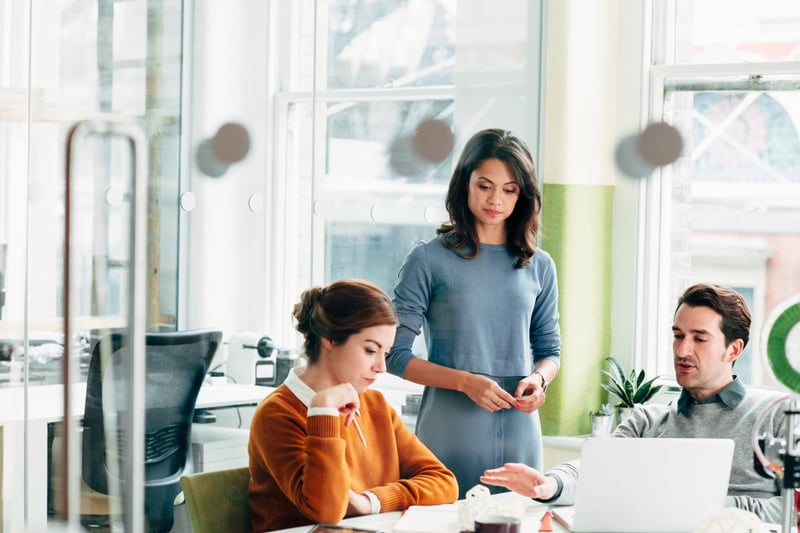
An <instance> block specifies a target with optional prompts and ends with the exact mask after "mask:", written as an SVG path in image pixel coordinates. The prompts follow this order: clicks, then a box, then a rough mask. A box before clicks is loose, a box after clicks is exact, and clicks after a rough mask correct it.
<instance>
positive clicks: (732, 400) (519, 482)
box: [481, 284, 788, 523]
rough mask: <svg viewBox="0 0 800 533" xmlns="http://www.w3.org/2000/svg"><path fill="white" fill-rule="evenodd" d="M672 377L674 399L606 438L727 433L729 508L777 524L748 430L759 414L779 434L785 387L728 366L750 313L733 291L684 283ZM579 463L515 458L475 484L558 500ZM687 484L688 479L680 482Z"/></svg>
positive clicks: (645, 409) (568, 500) (570, 488)
mask: <svg viewBox="0 0 800 533" xmlns="http://www.w3.org/2000/svg"><path fill="white" fill-rule="evenodd" d="M672 333H673V342H672V350H673V354H674V366H675V379H676V380H677V382H678V384H679V385H680V386H681V387H682V391H681V395H680V397H679V398H678V400H677V401H672V402H670V403H669V404H666V405H664V404H648V405H637V406H636V408H635V409H634V411H633V414H632V415H631V416H630V417H629V418H627V419H626V420H625V421H623V422H622V423H620V424H619V426H618V427H617V429H616V430H615V431H614V433H613V434H612V437H619V438H625V437H632V438H635V437H644V438H653V437H673V438H686V437H690V438H730V439H733V440H734V442H735V450H734V456H733V466H732V467H731V476H730V481H729V485H728V501H727V505H728V506H729V507H738V508H740V509H744V510H747V511H752V512H753V513H755V514H756V515H757V516H758V517H759V518H760V519H761V520H763V521H765V522H776V523H777V522H781V520H782V504H783V498H782V497H781V496H780V494H778V493H777V492H776V485H775V481H774V480H772V479H768V478H766V477H763V476H761V475H759V473H758V472H757V471H756V469H755V467H754V461H753V447H752V434H753V426H754V424H755V422H756V419H757V418H758V416H759V415H760V414H761V413H762V412H763V411H764V410H765V409H766V408H767V407H768V406H770V404H775V405H778V406H777V407H774V408H772V409H771V410H770V412H769V414H768V416H766V417H765V419H764V421H763V423H762V425H761V428H760V432H766V434H767V435H771V436H774V437H779V436H781V435H782V432H783V423H784V416H785V415H784V410H785V409H786V408H787V406H788V404H786V405H783V403H784V402H780V399H781V398H782V397H786V394H785V393H781V392H779V391H774V390H768V389H759V388H754V387H745V386H744V385H743V384H742V383H741V382H740V381H739V380H738V379H737V378H736V376H735V375H734V374H733V365H734V363H735V362H736V360H737V359H738V358H739V356H740V355H741V354H742V350H744V347H745V346H746V345H747V341H748V340H749V338H750V312H749V311H748V309H747V305H746V304H745V302H744V300H743V299H742V297H741V296H740V295H739V294H738V293H736V292H735V291H733V290H731V289H728V288H724V287H719V286H716V285H709V284H697V285H693V286H692V287H689V288H688V289H686V291H685V292H684V293H683V295H682V296H681V297H680V298H679V299H678V306H677V308H676V310H675V318H674V321H673V325H672ZM578 473H579V461H570V462H566V463H562V464H560V465H558V466H556V467H555V468H553V469H551V470H549V471H548V472H546V473H544V474H542V473H540V472H539V471H537V470H535V469H533V468H531V467H529V466H527V465H523V464H520V463H507V464H505V465H503V466H502V467H500V468H494V469H490V470H487V471H486V472H485V473H484V476H482V477H481V482H482V483H485V484H487V485H497V486H501V487H505V488H507V489H509V490H513V491H514V492H518V493H520V494H522V495H525V496H529V497H531V498H535V499H537V500H540V501H543V502H547V503H553V504H558V505H571V504H572V503H574V499H575V485H576V482H577V479H578ZM687 482H690V481H689V480H687Z"/></svg>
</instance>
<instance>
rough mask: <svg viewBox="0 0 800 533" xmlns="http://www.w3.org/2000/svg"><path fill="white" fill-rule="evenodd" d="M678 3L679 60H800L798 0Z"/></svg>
mask: <svg viewBox="0 0 800 533" xmlns="http://www.w3.org/2000/svg"><path fill="white" fill-rule="evenodd" d="M666 4H667V3H666V2H665V3H663V4H662V5H666ZM676 5H677V12H676V17H675V18H676V20H675V23H676V40H675V43H676V49H675V62H676V63H706V64H711V63H744V62H748V63H750V62H765V61H770V62H772V61H776V62H777V61H798V60H800V46H798V45H799V44H800V3H798V2H796V1H795V0H763V1H759V2H752V1H749V0H733V1H731V0H677V2H676Z"/></svg>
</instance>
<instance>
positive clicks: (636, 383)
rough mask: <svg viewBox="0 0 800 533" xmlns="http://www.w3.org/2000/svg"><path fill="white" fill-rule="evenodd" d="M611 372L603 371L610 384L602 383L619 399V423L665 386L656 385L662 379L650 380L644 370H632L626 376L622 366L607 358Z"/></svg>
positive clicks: (611, 358)
mask: <svg viewBox="0 0 800 533" xmlns="http://www.w3.org/2000/svg"><path fill="white" fill-rule="evenodd" d="M606 361H608V364H609V367H610V368H611V371H610V372H609V371H608V370H603V374H605V375H606V376H608V379H609V382H608V383H602V384H601V385H602V387H603V388H604V389H605V390H607V391H608V392H610V393H611V394H613V395H615V396H616V397H617V398H619V403H618V404H617V408H618V410H619V414H620V417H619V421H620V422H622V421H623V420H624V419H625V417H626V416H627V415H628V414H629V413H630V410H631V409H633V406H634V405H636V404H637V403H647V402H648V401H650V400H651V399H652V398H653V396H655V395H656V393H658V391H660V390H661V388H662V387H663V385H656V384H655V381H656V380H657V379H658V378H659V377H661V376H656V377H654V378H650V379H648V378H647V376H646V375H645V372H644V369H642V370H639V371H638V372H637V371H636V369H632V370H631V371H630V373H629V374H627V375H626V374H625V371H624V370H623V368H622V365H621V364H620V363H619V361H617V360H616V359H614V358H613V357H611V356H609V357H606Z"/></svg>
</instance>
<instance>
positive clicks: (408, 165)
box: [389, 136, 429, 180]
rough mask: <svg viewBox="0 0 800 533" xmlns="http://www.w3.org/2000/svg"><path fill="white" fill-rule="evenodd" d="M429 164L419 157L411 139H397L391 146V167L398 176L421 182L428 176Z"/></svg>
mask: <svg viewBox="0 0 800 533" xmlns="http://www.w3.org/2000/svg"><path fill="white" fill-rule="evenodd" d="M428 164H429V163H428V162H426V161H424V160H422V159H421V158H420V157H419V156H418V155H417V153H416V151H415V150H414V147H413V143H412V140H411V138H410V137H406V136H400V137H397V138H396V139H395V140H394V141H392V144H391V145H390V146H389V167H390V168H391V169H392V171H393V172H394V174H396V175H398V176H405V177H413V178H418V179H420V180H421V179H422V178H424V177H425V174H427V171H428Z"/></svg>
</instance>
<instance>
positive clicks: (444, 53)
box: [323, 0, 456, 89]
mask: <svg viewBox="0 0 800 533" xmlns="http://www.w3.org/2000/svg"><path fill="white" fill-rule="evenodd" d="M326 5H327V6H328V10H327V13H326V14H323V16H326V15H327V20H328V41H329V42H328V46H327V53H328V68H327V72H328V77H327V86H328V88H331V89H335V88H348V89H352V88H368V87H388V86H393V87H398V86H407V87H419V86H433V85H452V84H453V83H454V70H453V65H454V63H455V61H454V59H455V51H456V46H455V32H454V31H452V28H453V27H454V26H455V16H456V2H455V0H428V1H425V2H415V1H410V0H382V1H378V2H365V1H359V2H352V1H349V0H331V1H329V2H327V3H326Z"/></svg>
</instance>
